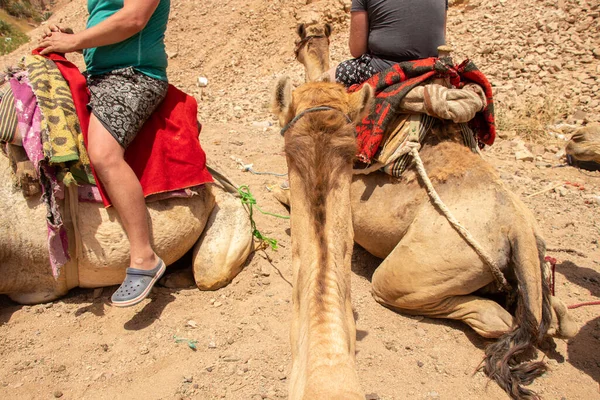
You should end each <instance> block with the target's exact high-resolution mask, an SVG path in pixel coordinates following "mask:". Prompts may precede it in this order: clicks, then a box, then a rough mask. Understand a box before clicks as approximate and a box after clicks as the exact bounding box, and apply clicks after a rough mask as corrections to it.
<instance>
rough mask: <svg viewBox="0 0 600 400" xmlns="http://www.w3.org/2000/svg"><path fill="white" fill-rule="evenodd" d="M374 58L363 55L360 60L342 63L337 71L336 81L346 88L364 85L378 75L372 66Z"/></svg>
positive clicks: (354, 59) (355, 59)
mask: <svg viewBox="0 0 600 400" xmlns="http://www.w3.org/2000/svg"><path fill="white" fill-rule="evenodd" d="M372 59H373V58H372V57H371V55H370V54H363V55H362V56H360V57H358V58H353V59H351V60H346V61H342V62H341V63H339V64H338V66H337V68H336V69H335V80H336V82H339V83H341V84H342V85H344V86H346V87H350V86H352V85H356V84H359V83H363V82H364V81H366V80H367V79H369V78H370V77H372V76H373V75H375V74H376V73H377V71H375V69H374V68H373V67H372V66H371V60H372Z"/></svg>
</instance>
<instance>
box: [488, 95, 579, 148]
mask: <svg viewBox="0 0 600 400" xmlns="http://www.w3.org/2000/svg"><path fill="white" fill-rule="evenodd" d="M496 106H497V107H496V109H495V112H496V122H497V126H498V129H499V130H504V131H514V132H515V133H516V135H517V136H518V137H520V138H522V139H524V140H527V141H530V142H536V143H547V142H548V141H551V139H552V137H551V136H549V135H548V126H549V125H555V124H556V123H558V122H560V121H562V120H564V119H565V118H566V117H567V116H568V114H569V109H570V107H569V104H567V103H565V102H564V101H560V100H559V99H556V98H553V97H535V98H533V97H530V98H526V99H524V100H523V101H518V102H514V103H506V104H496Z"/></svg>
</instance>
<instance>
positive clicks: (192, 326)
mask: <svg viewBox="0 0 600 400" xmlns="http://www.w3.org/2000/svg"><path fill="white" fill-rule="evenodd" d="M187 326H189V327H190V328H194V329H195V328H197V327H198V323H197V322H196V321H194V320H193V319H190V320H189V321H188V322H187Z"/></svg>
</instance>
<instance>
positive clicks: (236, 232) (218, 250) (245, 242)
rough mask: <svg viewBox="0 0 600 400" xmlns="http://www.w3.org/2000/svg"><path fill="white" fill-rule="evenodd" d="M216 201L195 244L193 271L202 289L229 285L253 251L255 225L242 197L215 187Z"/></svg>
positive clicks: (214, 288) (213, 288)
mask: <svg viewBox="0 0 600 400" xmlns="http://www.w3.org/2000/svg"><path fill="white" fill-rule="evenodd" d="M213 192H214V193H215V199H216V204H215V207H214V209H213V211H212V213H211V215H210V217H209V218H208V222H207V223H206V227H205V229H204V232H203V233H202V236H200V240H199V241H198V243H197V244H196V246H195V247H194V255H193V270H194V279H195V281H196V285H197V286H198V288H199V289H200V290H217V289H220V288H222V287H223V286H226V285H228V284H229V283H230V282H231V281H232V280H233V278H235V277H236V276H237V274H239V273H240V271H241V270H242V268H243V266H244V263H245V261H246V258H248V255H249V254H250V251H252V228H251V225H250V218H249V216H248V212H247V211H246V209H245V208H244V206H243V205H242V203H241V201H240V199H238V198H236V197H234V196H233V195H231V194H229V193H226V192H225V191H223V190H222V189H220V188H218V187H214V189H213Z"/></svg>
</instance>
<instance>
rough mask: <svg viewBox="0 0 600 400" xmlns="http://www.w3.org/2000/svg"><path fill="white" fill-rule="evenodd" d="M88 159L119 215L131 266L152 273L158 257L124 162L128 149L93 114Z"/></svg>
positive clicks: (140, 196)
mask: <svg viewBox="0 0 600 400" xmlns="http://www.w3.org/2000/svg"><path fill="white" fill-rule="evenodd" d="M88 148H89V156H90V160H91V162H92V164H93V165H94V169H95V170H96V174H97V175H98V177H99V178H100V180H101V181H102V184H103V185H104V188H105V189H106V192H107V193H108V195H109V196H110V200H111V201H112V204H113V206H114V207H115V209H116V210H117V212H118V213H119V217H120V218H121V223H122V224H123V228H124V229H125V232H126V233H127V237H128V238H129V243H130V266H131V267H133V268H138V269H145V270H149V269H152V268H154V267H156V264H157V262H158V258H157V256H156V254H155V253H154V251H153V250H152V247H151V245H150V230H149V228H148V217H147V209H146V203H145V200H144V194H143V192H142V186H141V185H140V182H139V180H138V178H137V176H136V175H135V173H134V172H133V170H132V169H131V167H130V166H129V164H127V162H125V159H124V154H125V149H123V148H122V147H121V145H120V144H119V143H118V142H117V141H116V140H115V139H114V138H113V137H112V135H111V134H110V133H109V132H108V131H107V130H106V128H105V127H104V126H103V125H102V123H100V121H98V119H97V118H96V116H95V115H93V114H92V116H91V119H90V127H89V133H88Z"/></svg>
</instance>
